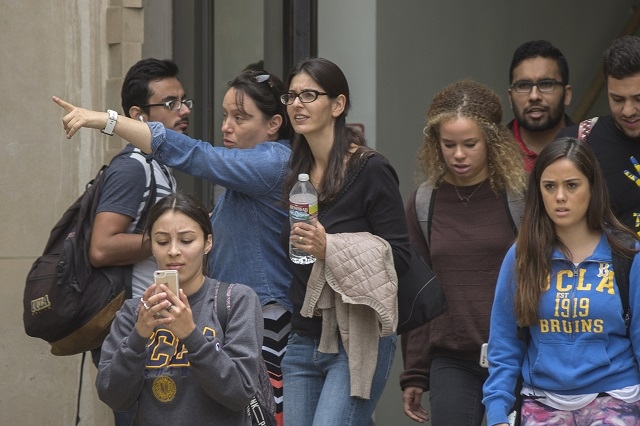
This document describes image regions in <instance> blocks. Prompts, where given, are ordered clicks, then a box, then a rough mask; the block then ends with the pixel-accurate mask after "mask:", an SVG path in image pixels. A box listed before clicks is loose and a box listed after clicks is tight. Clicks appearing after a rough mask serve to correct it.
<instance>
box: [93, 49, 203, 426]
mask: <svg viewBox="0 0 640 426" xmlns="http://www.w3.org/2000/svg"><path fill="white" fill-rule="evenodd" d="M177 74H178V66H177V65H176V64H175V62H173V61H171V60H168V59H165V60H159V59H154V58H149V59H143V60H141V61H138V62H137V63H136V64H134V65H133V66H132V67H131V68H130V69H129V71H128V72H127V74H126V76H125V78H124V82H123V84H122V91H121V98H122V109H123V112H124V114H125V115H126V116H127V117H130V118H133V119H135V120H140V121H159V122H162V123H163V124H164V126H165V127H166V128H168V129H172V130H175V131H177V132H180V133H185V132H186V131H187V127H188V125H189V114H191V108H192V107H193V101H192V100H190V99H186V97H185V93H184V89H183V87H182V84H181V83H180V81H179V80H178V78H177ZM116 120H117V116H116ZM109 130H110V132H109ZM112 132H113V129H107V128H105V130H104V131H103V133H107V134H109V133H112ZM148 157H150V156H147V155H146V154H144V153H143V152H142V151H140V150H139V149H138V148H136V147H134V146H133V145H131V144H127V146H125V147H124V149H122V151H120V152H119V153H118V154H116V157H114V159H113V160H112V162H111V164H110V165H109V168H108V169H107V170H106V172H105V173H106V176H105V182H104V186H103V188H102V192H101V194H100V202H99V203H98V208H97V210H96V217H95V220H94V225H93V230H92V233H91V246H90V253H89V256H90V260H91V264H92V265H93V266H95V267H102V266H118V265H128V264H131V263H133V271H132V294H133V297H134V298H140V297H141V295H142V293H143V292H144V290H145V289H146V288H147V287H148V286H149V285H150V284H151V282H152V281H153V271H155V270H156V269H157V264H156V262H155V259H154V258H153V256H152V255H151V245H149V244H146V245H143V244H142V239H143V236H142V234H141V233H135V230H136V228H140V227H142V228H143V227H144V224H140V225H141V226H140V227H139V226H138V221H139V220H140V216H141V213H142V210H143V208H144V205H145V203H146V200H147V197H149V194H150V190H151V187H150V185H151V179H150V166H151V167H152V168H153V171H154V177H155V193H156V201H157V200H159V199H161V198H163V197H165V196H166V195H169V194H170V193H172V192H175V190H176V182H175V179H174V178H173V176H172V175H171V172H170V171H169V170H168V169H167V168H166V167H165V166H163V165H161V164H159V163H158V162H156V161H155V160H151V159H150V158H149V161H150V163H148ZM92 356H93V361H94V364H95V365H96V366H97V365H98V362H99V360H100V349H96V350H94V351H92ZM135 413H136V407H132V408H131V409H130V410H129V411H126V412H114V417H115V425H116V426H130V425H132V424H133V421H134V417H135Z"/></svg>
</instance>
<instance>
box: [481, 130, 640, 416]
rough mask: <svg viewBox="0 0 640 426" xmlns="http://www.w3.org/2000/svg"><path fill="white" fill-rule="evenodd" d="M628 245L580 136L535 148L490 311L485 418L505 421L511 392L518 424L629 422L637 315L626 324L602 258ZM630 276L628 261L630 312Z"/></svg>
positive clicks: (639, 383)
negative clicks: (512, 241) (520, 212)
mask: <svg viewBox="0 0 640 426" xmlns="http://www.w3.org/2000/svg"><path fill="white" fill-rule="evenodd" d="M629 176H630V178H631V179H633V177H634V176H633V175H631V174H630V173H629ZM639 190H640V188H639ZM637 242H638V237H637V235H636V234H635V233H633V232H632V231H631V230H629V229H627V228H625V227H624V226H623V225H621V224H620V222H619V221H618V220H617V219H616V218H615V217H614V215H613V213H612V212H611V209H610V206H609V199H608V194H607V189H606V185H605V182H604V178H603V175H602V172H601V171H600V168H599V166H598V162H597V159H596V158H595V156H594V154H593V152H592V151H591V149H590V148H589V147H588V145H587V144H585V143H583V142H580V141H578V140H576V139H571V138H565V139H560V140H556V141H554V142H553V143H551V144H550V145H549V146H547V148H545V149H544V150H543V151H542V152H541V153H540V155H539V157H538V160H537V161H536V164H535V166H534V168H533V171H532V173H531V175H530V177H529V183H528V190H527V198H526V203H525V213H524V216H523V219H522V223H521V227H520V233H519V234H518V237H517V240H516V244H515V245H514V246H513V247H511V249H510V250H509V252H508V253H507V255H506V257H505V259H504V262H503V264H502V268H501V270H500V274H499V277H498V283H497V287H496V293H495V298H494V304H493V309H492V312H491V326H490V337H489V352H488V357H489V373H490V375H489V379H488V380H487V381H486V382H485V385H484V389H483V390H484V399H483V403H484V404H485V406H486V408H487V424H488V425H490V426H494V425H507V424H508V415H509V413H510V412H511V411H512V407H514V403H515V401H516V396H520V395H521V397H522V402H521V403H520V402H519V403H518V404H515V408H516V410H517V411H520V419H521V421H522V425H523V426H524V425H528V426H532V425H548V424H558V425H560V424H562V425H574V424H575V425H578V424H616V425H635V424H638V423H637V422H638V420H639V419H640V369H639V368H638V359H639V358H640V329H639V327H640V315H632V317H631V323H630V325H629V327H628V329H627V325H626V324H625V321H624V318H623V307H622V306H623V305H622V300H621V297H620V291H619V286H618V282H617V280H616V275H617V274H614V271H613V264H612V253H616V254H617V255H619V256H626V257H631V258H633V259H634V260H635V257H636V250H635V249H632V248H629V247H634V245H635V246H637ZM634 243H635V244H634ZM639 280H640V261H634V262H633V263H632V266H631V271H630V274H629V281H630V293H629V297H630V305H631V307H632V309H631V312H632V314H633V307H634V306H640V289H639V285H640V283H639V282H638V281H639ZM520 375H522V378H523V381H522V386H521V387H520V386H519V385H518V378H519V377H520ZM613 419H615V420H613ZM587 420H588V421H587ZM585 421H587V422H586V423H584V422H585ZM612 421H613V422H612ZM593 422H595V423H593Z"/></svg>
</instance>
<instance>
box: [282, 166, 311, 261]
mask: <svg viewBox="0 0 640 426" xmlns="http://www.w3.org/2000/svg"><path fill="white" fill-rule="evenodd" d="M317 216H318V192H317V191H316V189H315V188H314V187H313V185H312V184H311V182H309V175H308V174H306V173H300V174H299V175H298V182H296V184H295V185H293V188H291V192H290V193H289V222H290V223H291V227H292V228H293V224H294V223H298V222H306V223H312V222H314V220H315V218H316V217H317ZM312 220H313V221H312ZM312 224H314V223H312ZM289 257H290V258H291V261H292V262H293V263H298V264H301V265H307V264H309V263H314V262H315V261H316V258H315V256H312V255H310V254H309V253H307V252H306V251H304V250H300V249H299V248H296V247H294V246H293V244H291V241H289Z"/></svg>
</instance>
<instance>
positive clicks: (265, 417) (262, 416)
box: [215, 281, 277, 426]
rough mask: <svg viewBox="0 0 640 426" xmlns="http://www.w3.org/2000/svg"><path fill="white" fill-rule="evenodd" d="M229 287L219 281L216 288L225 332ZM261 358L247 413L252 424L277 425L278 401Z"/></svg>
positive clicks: (257, 425)
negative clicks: (255, 386) (221, 295)
mask: <svg viewBox="0 0 640 426" xmlns="http://www.w3.org/2000/svg"><path fill="white" fill-rule="evenodd" d="M228 289H229V283H226V282H223V281H219V282H218V288H216V290H215V300H216V304H215V313H216V315H217V317H218V322H220V326H222V331H223V332H226V329H227V305H229V306H230V305H231V299H230V298H231V296H230V295H229V292H228V291H227V290H228ZM220 294H223V295H226V297H220ZM260 358H261V359H260V373H259V375H258V376H259V377H258V379H259V381H258V392H257V393H256V395H255V396H254V397H253V398H251V401H249V405H248V406H247V413H248V414H249V416H250V417H251V425H252V426H277V423H276V417H275V413H276V403H275V399H274V397H273V388H272V387H271V381H270V380H269V373H268V372H267V366H266V365H265V363H264V360H263V359H262V357H260Z"/></svg>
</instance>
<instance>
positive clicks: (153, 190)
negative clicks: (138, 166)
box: [133, 155, 157, 234]
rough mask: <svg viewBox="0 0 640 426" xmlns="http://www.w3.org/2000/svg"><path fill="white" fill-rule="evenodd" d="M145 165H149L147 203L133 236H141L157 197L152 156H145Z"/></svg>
mask: <svg viewBox="0 0 640 426" xmlns="http://www.w3.org/2000/svg"><path fill="white" fill-rule="evenodd" d="M146 159H147V164H148V165H149V172H150V173H149V197H148V198H147V202H146V203H145V205H144V208H143V209H142V212H141V213H140V219H138V223H137V224H136V229H135V230H134V231H133V232H134V234H142V233H143V232H144V227H145V226H146V225H147V218H148V217H149V211H150V210H151V207H153V205H154V204H155V203H156V197H157V189H156V174H155V171H154V169H153V156H151V155H148V156H146Z"/></svg>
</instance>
